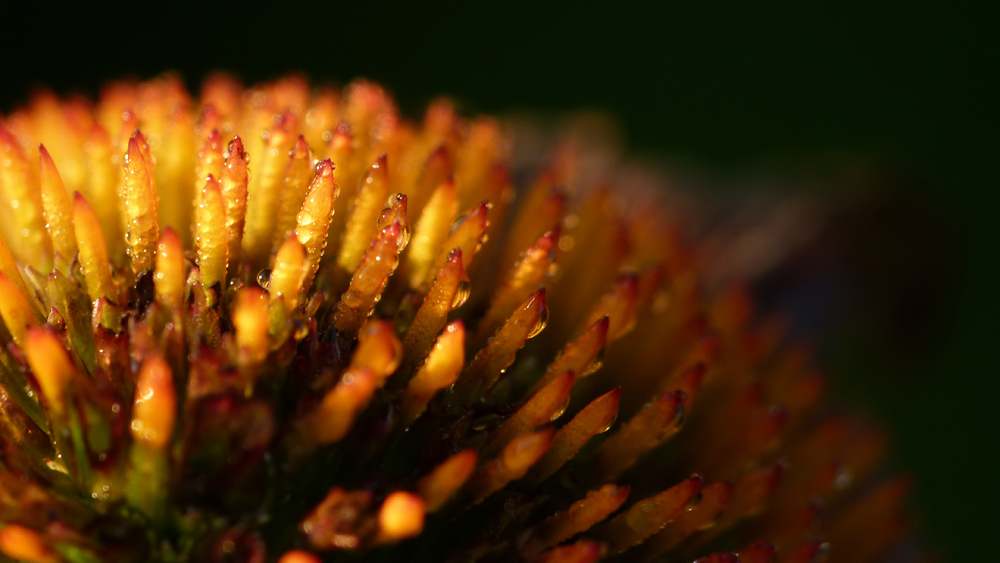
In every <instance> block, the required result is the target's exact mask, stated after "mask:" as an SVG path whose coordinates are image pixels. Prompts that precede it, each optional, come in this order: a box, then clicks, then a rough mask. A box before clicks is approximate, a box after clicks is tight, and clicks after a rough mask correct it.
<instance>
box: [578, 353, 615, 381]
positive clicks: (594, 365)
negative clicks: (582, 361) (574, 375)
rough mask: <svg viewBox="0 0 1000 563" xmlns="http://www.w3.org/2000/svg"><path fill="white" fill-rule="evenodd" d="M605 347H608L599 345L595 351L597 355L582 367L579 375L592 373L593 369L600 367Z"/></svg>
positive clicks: (584, 375)
mask: <svg viewBox="0 0 1000 563" xmlns="http://www.w3.org/2000/svg"><path fill="white" fill-rule="evenodd" d="M607 349H608V347H607V346H601V349H600V350H598V351H597V355H596V356H594V361H592V362H590V363H589V364H587V366H586V367H584V368H583V371H582V372H581V373H580V377H586V376H588V375H590V374H592V373H594V372H595V371H597V370H599V369H601V366H603V365H604V354H605V352H606V351H607Z"/></svg>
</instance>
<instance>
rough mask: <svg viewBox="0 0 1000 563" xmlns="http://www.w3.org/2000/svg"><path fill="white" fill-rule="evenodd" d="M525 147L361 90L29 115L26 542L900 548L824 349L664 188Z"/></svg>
mask: <svg viewBox="0 0 1000 563" xmlns="http://www.w3.org/2000/svg"><path fill="white" fill-rule="evenodd" d="M510 148H511V147H510V141H509V139H508V138H507V137H506V136H505V135H504V133H503V132H502V130H501V128H500V126H499V125H498V123H497V122H496V121H495V120H493V119H491V118H488V117H480V118H471V119H470V118H466V117H463V116H461V115H459V114H458V113H457V112H456V110H455V108H454V106H453V105H452V104H450V103H449V102H447V101H436V102H434V103H432V104H431V106H430V107H429V109H428V110H427V113H426V115H425V117H424V119H423V121H422V122H419V123H417V122H411V121H408V120H406V119H404V118H402V117H400V116H399V115H398V113H397V110H396V108H395V106H394V104H393V101H392V99H391V97H390V96H389V95H388V94H387V93H386V92H385V91H384V90H383V89H382V88H380V87H379V86H377V85H376V84H373V83H370V82H364V81H358V82H355V83H353V84H351V85H350V86H349V87H347V88H346V89H345V90H344V91H343V92H340V91H337V90H333V89H320V90H312V89H311V88H310V87H309V85H308V83H307V82H305V81H304V80H303V79H300V78H296V77H291V78H286V79H282V80H279V81H277V82H274V83H270V84H264V85H260V86H254V87H251V88H249V89H244V88H243V87H242V86H240V85H239V84H238V83H237V82H235V81H234V80H233V79H231V78H228V77H224V76H217V77H214V78H212V79H210V80H209V81H207V82H206V83H205V85H204V87H203V89H202V92H201V95H200V97H199V98H198V99H193V98H192V97H191V96H190V95H189V94H188V93H187V91H186V90H185V89H184V88H183V86H182V85H181V83H180V82H179V80H177V79H176V78H175V77H172V76H165V77H162V78H159V79H156V80H153V81H150V82H145V83H133V82H123V83H116V84H112V85H110V86H108V87H107V89H106V90H105V91H104V92H103V93H102V95H101V96H100V100H99V102H97V103H96V104H92V103H91V102H89V101H87V100H84V99H82V98H71V99H67V100H63V99H59V98H57V97H55V96H54V95H51V94H45V93H43V94H39V95H37V96H36V97H35V98H34V99H33V100H32V101H31V103H30V104H29V105H28V106H27V107H25V108H23V109H18V110H16V111H14V112H13V113H12V114H11V115H9V116H7V117H5V118H4V119H3V121H2V124H0V189H2V192H0V202H2V203H0V234H2V241H3V243H2V244H0V316H2V318H3V327H4V328H3V334H2V335H0V339H2V341H3V343H4V346H3V348H2V349H0V376H2V381H0V383H2V387H0V413H2V418H0V429H2V445H3V457H2V460H0V526H2V528H0V552H2V553H3V554H4V555H5V556H6V557H7V558H10V559H13V560H20V561H27V562H31V563H49V562H69V563H84V562H88V563H89V562H95V561H109V562H133V561H135V562H139V561H162V562H174V561H177V562H185V561H191V562H220V563H221V562H229V561H233V562H264V561H275V560H280V561H281V562H283V563H308V562H315V561H321V560H341V559H344V560H351V561H354V560H365V561H367V560H377V561H396V560H405V561H484V562H485V561H539V562H547V563H570V562H590V561H598V560H604V559H608V560H618V561H653V560H664V561H693V560H696V559H697V560H698V561H700V562H703V563H708V562H727V561H740V562H742V563H762V562H767V561H778V562H783V563H806V562H810V561H819V560H821V559H822V558H824V557H828V560H829V561H831V562H841V561H843V562H846V561H850V562H855V563H862V562H865V561H874V560H876V559H878V558H879V557H880V556H881V555H882V554H883V553H884V552H885V551H886V549H887V548H888V547H890V546H891V545H893V543H894V542H895V541H896V540H897V538H898V537H899V535H900V533H901V531H902V530H903V518H902V512H901V502H902V500H903V497H904V493H905V490H906V488H907V484H906V481H905V480H901V479H885V478H884V476H883V474H882V473H881V472H879V471H878V468H879V466H880V458H881V455H882V452H883V450H884V447H885V446H884V442H885V440H884V437H883V436H882V434H881V433H880V431H879V430H878V429H876V428H873V427H871V426H868V425H867V424H865V423H864V422H862V421H860V420H857V419H855V418H852V417H851V416H850V415H844V414H838V413H834V412H833V411H831V409H829V408H827V407H824V406H823V405H824V401H823V394H824V393H823V392H824V388H825V385H824V377H823V376H822V374H821V373H820V372H819V371H817V369H816V366H815V365H814V364H813V362H812V361H811V359H810V356H809V352H808V348H807V347H806V346H804V345H801V344H797V343H794V342H788V340H789V339H788V338H786V336H785V334H784V332H783V328H782V324H781V322H780V320H779V319H777V318H772V317H768V316H764V315H759V314H755V313H754V311H753V305H752V303H751V300H750V297H749V295H748V292H747V291H746V290H745V289H744V288H741V287H739V286H733V287H731V288H729V289H726V290H724V291H720V292H710V291H707V290H706V288H705V287H704V286H703V284H701V283H700V282H699V279H700V277H701V276H702V275H703V272H702V271H701V270H700V268H702V267H703V266H702V265H700V264H699V263H698V261H696V260H694V259H693V255H692V253H691V251H690V250H689V249H688V247H687V246H686V245H685V244H684V242H683V239H682V237H681V234H680V233H681V231H680V229H679V226H678V225H677V224H676V223H675V222H673V221H671V220H670V219H668V218H667V217H668V215H667V214H666V213H664V212H663V210H662V209H661V208H658V207H657V206H656V205H652V204H650V203H649V201H651V199H650V198H648V197H643V198H642V203H641V204H637V203H636V201H634V200H631V201H630V200H629V197H625V195H624V194H627V193H628V194H633V195H634V192H625V191H621V190H619V189H618V186H614V185H609V186H599V185H598V187H594V186H595V183H594V182H583V181H581V174H582V172H581V168H580V166H579V164H578V161H577V160H576V159H574V154H573V151H572V150H569V149H566V148H565V147H553V152H552V154H551V155H550V159H549V163H550V165H549V166H548V167H547V168H546V169H545V170H543V171H541V172H540V173H538V174H535V175H534V176H532V177H522V176H524V174H521V173H520V171H514V172H518V173H517V174H515V173H514V172H512V171H511V169H510V166H509V154H510ZM699 557H701V558H700V559H698V558H699Z"/></svg>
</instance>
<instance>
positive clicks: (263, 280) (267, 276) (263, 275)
mask: <svg viewBox="0 0 1000 563" xmlns="http://www.w3.org/2000/svg"><path fill="white" fill-rule="evenodd" d="M257 285H259V286H261V287H262V288H264V289H267V287H268V286H269V285H271V270H269V269H267V268H264V269H263V270H261V271H260V272H258V273H257Z"/></svg>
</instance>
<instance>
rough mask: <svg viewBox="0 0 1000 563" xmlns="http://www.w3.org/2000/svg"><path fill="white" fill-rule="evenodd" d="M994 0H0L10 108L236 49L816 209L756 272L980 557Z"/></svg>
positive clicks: (992, 205) (994, 253)
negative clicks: (604, 121)
mask: <svg viewBox="0 0 1000 563" xmlns="http://www.w3.org/2000/svg"><path fill="white" fill-rule="evenodd" d="M987 6H988V3H986V2H983V3H981V5H978V6H977V5H975V3H971V2H949V3H947V4H943V3H931V2H914V1H912V0H911V1H902V0H900V1H859V0H841V1H839V2H826V3H819V2H763V3H759V2H741V1H736V0H726V1H699V2H693V1H689V2H666V1H662V2H655V3H654V2H650V3H633V2H627V1H617V2H600V3H589V2H574V3H567V4H566V5H564V6H557V5H542V4H541V3H534V2H532V3H520V2H502V3H472V2H469V3H467V4H465V5H453V6H438V5H431V4H425V5H419V6H418V5H410V6H407V7H402V8H400V7H394V6H390V5H389V4H388V3H378V4H367V5H340V4H337V3H333V2H330V3H322V4H321V3H309V2H277V1H276V2H270V3H263V2H250V1H236V2H224V3H216V2H199V3H190V4H188V3H185V2H173V3H170V5H169V7H160V6H153V5H151V4H145V3H142V4H140V3H131V4H128V5H123V6H113V7H112V6H104V7H102V8H96V7H94V6H85V5H78V6H74V7H72V8H64V7H61V6H55V5H49V4H44V5H43V4H41V3H38V4H36V5H34V6H25V5H22V4H20V3H17V4H15V3H12V2H8V1H7V0H0V111H3V112H7V111H9V110H10V109H11V108H12V107H14V106H15V105H17V104H20V103H22V102H24V101H25V100H26V98H27V96H28V94H29V93H30V92H31V90H32V89H33V88H34V87H36V86H38V85H42V84H45V85H48V86H49V87H51V88H53V89H54V90H55V91H57V92H59V93H62V94H65V93H68V92H83V93H86V94H89V95H93V94H95V93H96V91H97V89H98V88H99V86H100V85H101V84H103V83H104V82H106V81H107V80H110V79H114V78H119V77H122V76H136V77H140V78H149V77H151V76H154V75H156V74H159V73H160V72H162V71H163V70H168V69H170V70H177V71H179V72H181V74H182V75H183V77H184V78H185V79H186V80H187V82H188V84H189V85H190V86H192V87H195V88H197V85H198V84H199V82H200V81H201V79H202V78H203V77H204V76H205V75H206V73H208V72H210V71H212V70H217V69H226V70H230V71H233V72H235V73H236V74H237V75H238V76H240V77H241V78H243V79H244V80H245V81H246V82H254V81H258V80H263V79H269V78H274V77H276V76H279V75H281V74H283V73H285V72H288V71H302V72H304V73H306V74H308V75H309V76H310V77H311V78H312V79H313V80H315V81H332V82H337V83H346V82H347V81H349V80H350V79H351V78H353V77H356V76H366V77H368V78H371V79H374V80H377V81H379V82H381V83H383V84H384V85H386V86H387V87H389V88H390V89H391V90H392V91H393V93H394V94H395V95H396V97H397V99H398V100H399V103H400V105H401V107H402V108H403V110H404V111H405V112H407V113H408V114H409V115H410V116H412V117H417V116H419V115H420V110H421V108H422V106H423V105H424V104H426V103H427V101H429V100H430V99H431V98H432V97H435V96H437V95H441V94H444V95H449V96H452V97H454V98H456V99H457V100H458V101H459V103H460V105H461V107H462V108H463V110H464V111H466V112H490V113H497V114H511V113H522V114H523V113H530V114H533V115H541V116H550V117H552V116H559V115H564V114H566V113H569V112H577V111H582V110H597V111H601V112H604V113H607V114H610V115H613V116H615V117H616V118H617V119H618V120H619V123H620V126H621V132H622V138H623V142H624V145H625V148H626V150H627V152H628V153H629V154H631V155H633V156H637V157H641V158H644V159H646V160H648V161H653V162H658V163H660V164H661V165H663V166H664V167H666V169H667V170H672V171H673V170H676V171H680V172H679V174H680V176H681V177H684V178H701V179H703V180H704V181H705V183H707V184H708V185H709V186H710V187H711V192H710V193H708V194H706V195H705V197H706V198H707V199H709V200H711V201H714V202H717V203H720V204H721V205H722V206H723V207H726V206H728V207H729V208H731V209H732V210H733V213H731V214H729V215H730V217H731V218H732V220H731V221H728V222H727V223H725V224H722V225H715V228H716V230H717V231H719V230H721V231H725V232H729V233H730V234H733V233H740V232H751V231H753V229H755V228H761V226H762V225H763V226H765V227H766V226H768V225H770V226H772V227H773V226H775V225H778V226H779V227H780V226H781V225H790V227H789V226H786V227H785V228H786V229H790V230H791V231H792V232H793V233H794V232H799V230H798V229H799V227H801V228H807V227H808V229H809V232H810V235H809V236H808V237H803V241H802V242H801V244H798V245H797V246H795V247H794V248H792V249H790V250H789V251H788V252H787V253H786V254H785V255H784V256H783V257H782V258H781V260H779V261H778V262H777V269H776V270H775V271H774V272H772V273H771V274H768V275H766V276H763V277H761V278H759V279H757V281H756V283H755V290H756V292H757V293H758V296H759V298H760V299H761V300H762V301H763V302H764V303H766V304H769V305H776V306H784V307H790V308H791V309H792V310H794V311H796V313H795V315H797V316H796V322H797V323H798V324H799V325H801V329H802V330H803V331H804V332H806V333H809V334H818V335H820V342H821V345H820V347H819V349H820V354H821V355H822V356H823V357H824V358H825V362H826V366H827V367H828V369H829V371H830V372H831V374H832V375H833V380H834V387H836V388H838V390H839V392H840V393H841V395H842V396H843V397H847V398H848V400H850V401H852V402H855V403H857V404H858V405H861V406H862V408H864V409H867V410H868V411H869V412H871V413H872V414H873V415H874V416H876V417H878V418H879V419H881V420H882V421H883V422H884V423H885V424H886V425H887V426H888V427H890V428H891V430H892V432H893V433H894V436H895V443H894V451H893V463H894V465H895V466H897V467H902V468H906V470H907V471H909V472H910V473H912V474H913V475H914V476H915V479H916V487H915V493H914V495H915V499H914V503H913V506H914V508H915V510H914V519H915V520H916V521H917V523H918V525H920V526H922V527H923V529H924V531H925V533H926V537H927V538H928V544H929V545H930V546H932V547H934V548H938V549H940V551H941V552H943V553H944V554H946V559H947V560H951V561H972V560H985V559H977V557H980V558H981V557H983V556H985V555H986V553H990V554H991V555H992V554H993V550H990V551H989V552H987V551H986V548H987V542H988V539H987V538H989V537H990V535H991V534H992V533H994V528H995V524H996V511H995V509H994V507H995V506H997V504H998V502H1000V494H998V486H997V479H996V477H995V476H994V473H995V468H996V467H997V454H998V451H1000V448H998V446H1000V440H998V438H997V434H996V433H995V432H996V429H997V428H998V427H1000V423H998V422H997V417H996V414H995V410H996V406H995V405H996V403H997V397H998V394H997V392H998V390H1000V384H998V379H1000V377H998V376H1000V373H998V370H997V362H996V361H995V359H994V357H995V352H994V350H995V349H994V348H993V346H996V344H995V342H996V339H997V336H998V334H997V332H998V331H997V328H996V326H997V325H996V319H998V318H1000V317H998V315H997V313H998V311H997V307H996V305H997V299H996V297H995V296H996V290H995V289H994V288H995V285H996V283H995V280H997V279H998V276H997V263H998V256H1000V246H998V245H997V237H996V231H997V229H996V227H995V225H994V217H995V215H996V210H997V209H998V207H1000V206H998V204H1000V201H998V192H1000V186H998V183H997V180H996V178H997V173H996V162H997V143H996V131H997V127H996V125H997V124H996V120H995V117H996V116H995V115H994V114H995V111H994V110H995V106H996V102H997V100H998V99H1000V96H998V92H997V88H996V85H995V83H993V80H991V79H990V78H989V77H990V76H991V75H995V74H996V72H997V69H998V68H1000V67H998V64H997V63H998V61H997V57H996V55H997V52H998V51H997V49H996V45H995V42H996V30H995V29H993V28H994V26H995V25H994V24H995V22H996V21H997V20H996V17H995V16H996V14H988V13H986V11H985V10H986V9H987ZM993 9H995V8H993ZM994 80H995V78H994ZM803 194H805V195H806V199H807V200H808V201H809V202H810V205H812V207H808V209H812V210H814V211H815V210H818V211H816V212H815V213H814V212H809V213H806V214H804V215H803V214H801V213H800V215H799V216H794V214H793V219H795V221H798V222H795V221H792V222H791V223H782V222H781V221H780V219H781V217H780V216H776V217H772V216H768V215H766V213H765V212H759V213H756V214H755V213H754V212H753V211H752V210H753V206H754V205H757V207H762V208H764V209H773V208H774V205H769V204H765V205H761V204H760V201H764V202H770V203H773V204H775V205H779V204H783V203H784V204H787V203H788V202H792V204H795V202H797V201H800V200H801V199H802V197H803ZM743 207H747V208H749V209H751V211H750V212H749V213H742V214H741V209H742V208H743ZM796 209H800V208H797V207H794V205H793V207H792V210H793V211H795V210H796ZM796 217H797V218H796ZM796 225H798V227H797V226H796ZM775 228H777V227H775ZM777 232H778V233H780V232H781V231H780V229H779V230H778V231H777ZM993 424H997V426H993ZM990 547H992V546H990Z"/></svg>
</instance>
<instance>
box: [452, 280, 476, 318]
mask: <svg viewBox="0 0 1000 563" xmlns="http://www.w3.org/2000/svg"><path fill="white" fill-rule="evenodd" d="M471 293H472V284H471V283H470V282H469V280H462V281H460V282H458V287H457V288H455V296H454V297H452V299H451V310H452V311H454V310H455V309H458V308H459V307H461V306H462V305H465V302H466V301H468V300H469V294H471Z"/></svg>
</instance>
